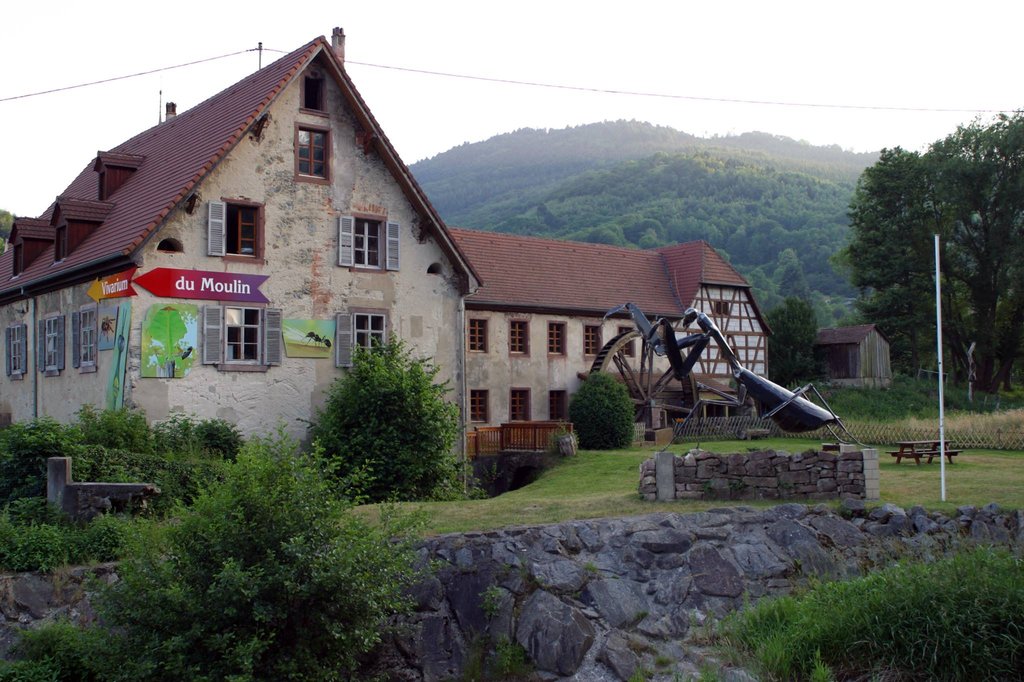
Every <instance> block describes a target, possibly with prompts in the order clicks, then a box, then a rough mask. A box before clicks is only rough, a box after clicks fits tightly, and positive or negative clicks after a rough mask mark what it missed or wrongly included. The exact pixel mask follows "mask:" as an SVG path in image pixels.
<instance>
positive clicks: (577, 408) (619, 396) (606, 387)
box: [569, 372, 634, 450]
mask: <svg viewBox="0 0 1024 682" xmlns="http://www.w3.org/2000/svg"><path fill="white" fill-rule="evenodd" d="M633 417H634V409H633V400H632V398H630V397H629V391H628V390H627V389H626V387H625V386H624V385H623V384H622V383H620V382H618V381H616V380H615V378H614V377H612V376H611V375H610V374H605V373H603V372H592V373H591V374H590V376H588V377H587V380H586V381H584V382H583V385H582V386H580V390H578V391H576V394H575V395H574V396H573V397H572V402H571V403H569V419H570V420H571V421H572V423H573V426H574V428H575V432H576V434H577V435H578V436H579V442H580V447H581V448H583V449H585V450H612V449H615V448H622V447H626V446H628V445H629V444H630V443H631V442H633Z"/></svg>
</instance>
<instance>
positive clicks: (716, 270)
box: [655, 239, 750, 301]
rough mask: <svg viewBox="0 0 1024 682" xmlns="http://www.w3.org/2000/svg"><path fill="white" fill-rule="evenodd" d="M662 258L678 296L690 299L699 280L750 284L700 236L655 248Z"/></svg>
mask: <svg viewBox="0 0 1024 682" xmlns="http://www.w3.org/2000/svg"><path fill="white" fill-rule="evenodd" d="M655 250H656V251H657V252H658V253H660V254H661V255H662V257H664V259H665V266H666V268H667V269H668V272H669V276H670V277H671V279H672V286H673V287H675V291H676V293H677V294H678V296H679V298H680V299H682V300H684V301H692V300H693V298H694V296H696V295H697V291H698V289H699V288H700V284H701V283H702V282H703V283H704V284H724V285H727V286H736V287H749V286H750V284H749V283H748V282H747V280H745V279H744V278H743V276H742V275H741V274H740V273H738V272H736V270H735V269H734V268H733V267H732V266H731V265H729V264H728V263H727V262H726V261H725V260H724V259H723V258H722V257H721V256H719V255H718V252H717V251H715V250H714V248H712V246H711V244H708V243H707V242H706V241H704V240H703V239H701V240H698V241H694V242H685V243H683V244H674V245H673V246H663V247H661V248H659V249H655Z"/></svg>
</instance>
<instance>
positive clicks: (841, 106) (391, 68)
mask: <svg viewBox="0 0 1024 682" xmlns="http://www.w3.org/2000/svg"><path fill="white" fill-rule="evenodd" d="M257 51H259V52H264V51H265V52H278V53H283V50H276V49H272V48H267V47H263V44H262V43H260V45H259V47H251V48H249V49H246V50H239V51H237V52H231V53H228V54H222V55H218V56H216V57H208V58H206V59H197V60H195V61H191V62H185V63H184V64H175V65H174V66H165V67H162V68H159V69H151V70H149V71H140V72H138V73H131V74H127V75H124V76H115V77H113V78H104V79H102V80H98V81H92V82H89V83H80V84H78V85H68V86H65V87H61V88H53V89H51V90H41V91H39V92H30V93H26V94H23V95H14V96H12V97H0V102H9V101H12V100H16V99H25V98H27V97H38V96H39V95H49V94H52V93H55V92H65V91H67V90H76V89H78V88H85V87H89V86H92V85H101V84H103V83H111V82H113V81H119V80H125V79H127V78H137V77H139V76H148V75H150V74H154V73H160V72H161V71H171V70H173V69H181V68H184V67H186V66H195V65H196V64H203V63H205V62H212V61H216V60H218V59H226V58H227V57H234V56H237V55H240V54H245V53H246V52H257ZM346 63H347V64H355V65H357V66H368V67H370V68H374V69H386V70H389V71H403V72H406V73H419V74H424V75H427V76H441V77H444V78H460V79H463V80H474V81H482V82H486V83H502V84H506V85H521V86H526V87H534V88H549V89H554V90H571V91H575V92H593V93H599V94H605V95H624V96H628V97H655V98H659V99H678V100H689V101H693V102H717V103H721V104H757V105H767V106H777V107H804V108H815V109H849V110H860V111H906V112H929V113H955V114H1000V113H1009V112H1011V110H1007V109H952V108H950V109H947V108H939V107H896V106H879V105H870V104H831V103H822V102H786V101H780V100H758V99H742V98H730V97H702V96H699V95H676V94H669V93H663V92H643V91H637V90H615V89H608V88H590V87H584V86H580V85H562V84H559V83H541V82H538V81H523V80H516V79H511V78H494V77H490V76H474V75H470V74H461V73H449V72H445V71H429V70H426V69H413V68H410V67H404V66H391V65H387V64H371V63H369V62H358V61H354V60H346Z"/></svg>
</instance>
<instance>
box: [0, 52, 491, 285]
mask: <svg viewBox="0 0 1024 682" xmlns="http://www.w3.org/2000/svg"><path fill="white" fill-rule="evenodd" d="M321 55H322V56H323V58H322V59H319V60H318V62H317V63H318V65H320V66H326V67H327V69H326V70H328V71H329V72H331V73H333V75H334V77H335V79H336V80H337V82H338V83H339V86H340V87H341V90H342V92H343V94H344V96H345V98H346V100H347V102H348V104H349V106H350V107H351V108H352V109H353V111H354V112H355V115H356V117H357V119H358V120H359V121H360V125H362V126H363V127H364V129H366V130H367V132H369V133H370V134H371V139H372V140H373V142H374V145H375V146H374V148H375V149H376V150H377V151H378V152H379V153H380V155H381V157H382V158H383V159H384V162H385V164H386V165H387V166H388V168H389V169H390V170H391V172H392V174H393V175H394V177H395V179H396V181H397V182H398V183H399V185H400V186H401V187H402V189H403V191H404V192H405V194H406V196H407V197H409V198H410V201H411V202H412V203H413V206H414V207H416V208H417V210H418V211H419V212H420V213H421V214H422V215H423V216H424V217H425V221H424V223H425V224H424V229H426V230H427V231H428V232H430V233H431V234H432V235H433V236H435V237H436V238H437V239H438V241H439V242H440V243H441V245H442V248H444V249H445V250H446V252H447V253H448V254H449V256H450V257H451V258H452V260H453V264H454V265H455V266H456V270H457V272H460V273H461V274H462V275H463V279H464V281H465V283H466V288H467V289H468V288H472V286H474V285H475V280H476V278H475V273H473V271H472V268H471V267H470V266H469V264H468V262H467V261H466V259H465V258H464V256H463V255H462V254H461V253H460V252H459V251H458V248H457V247H456V246H455V245H454V243H453V242H452V240H451V239H450V237H449V236H448V235H447V233H446V228H445V226H444V223H443V221H442V220H441V218H440V216H439V215H438V214H437V212H436V211H435V210H434V209H433V207H432V206H431V205H430V203H429V201H427V199H426V195H425V194H423V192H422V190H421V189H420V188H419V186H418V185H417V184H416V183H415V181H414V180H413V179H412V175H411V174H410V173H409V171H408V168H407V167H406V166H405V165H404V164H403V163H402V162H401V160H400V159H399V158H398V155H397V153H396V152H395V151H394V149H393V148H392V147H391V144H390V142H389V141H388V140H387V138H386V137H385V136H384V134H383V132H382V131H381V130H380V127H379V125H378V124H377V122H376V120H375V119H374V118H373V116H372V114H370V112H369V108H368V107H367V106H366V104H365V102H364V101H363V100H362V97H361V96H360V95H359V93H358V92H357V91H356V90H355V86H354V85H353V84H352V82H351V80H350V79H349V77H348V74H347V73H346V72H345V70H344V68H343V66H342V64H341V62H340V61H339V59H338V58H337V56H336V55H335V53H334V51H333V50H332V49H331V46H330V45H329V44H328V43H327V41H326V40H325V39H324V38H322V37H320V38H317V39H315V40H313V41H311V42H309V43H307V44H306V45H303V46H302V47H300V48H299V49H297V50H295V51H293V52H291V53H289V54H287V55H285V56H284V57H282V58H280V59H278V60H277V61H275V62H274V63H272V64H270V65H268V66H266V67H264V68H262V69H260V70H259V71H257V72H255V73H253V74H251V75H250V76H248V77H246V78H244V79H242V80H241V81H239V82H237V83H235V84H233V85H231V86H230V87H228V88H227V89H225V90H223V91H222V92H220V93H218V94H216V95H214V96H212V97H210V98H209V99H207V100H205V101H204V102H201V103H199V104H197V105H196V106H194V107H192V108H191V109H188V110H187V111H184V112H182V113H180V114H178V115H177V116H175V117H174V118H170V119H168V120H167V121H165V122H163V123H161V124H159V125H156V126H154V127H152V128H150V129H148V130H146V131H144V132H142V133H140V134H138V135H136V136H135V137H133V138H131V139H129V140H127V141H125V142H123V143H122V144H120V145H118V146H116V147H114V148H113V149H111V150H109V151H106V152H101V153H99V154H98V155H97V158H96V159H93V160H92V161H91V162H90V163H89V164H88V165H87V166H86V167H85V168H84V169H83V170H82V172H81V173H80V174H79V175H78V177H77V178H75V180H74V181H73V182H72V183H71V184H70V185H69V186H68V187H67V189H65V190H64V192H62V193H61V195H60V199H59V201H58V202H56V203H55V204H54V205H51V206H50V208H48V209H47V211H46V212H44V214H43V215H42V216H41V218H42V219H44V220H46V221H47V223H49V222H50V219H52V218H57V219H60V216H57V215H55V211H57V208H58V207H60V210H61V211H62V212H66V211H67V210H68V209H67V207H68V206H70V205H71V204H69V203H68V202H69V200H74V201H87V202H88V201H91V202H93V203H95V204H102V203H105V202H97V201H95V200H96V199H97V192H98V187H99V173H100V172H101V171H102V170H103V169H104V168H106V167H107V166H110V167H120V168H133V167H134V172H133V173H132V174H131V177H130V178H129V179H128V180H127V181H126V182H125V184H124V185H123V186H121V187H120V188H119V189H118V190H117V192H116V194H115V195H113V196H112V197H111V198H112V199H113V201H112V202H110V206H109V211H108V212H107V213H106V215H105V216H104V219H103V221H102V223H101V224H100V225H98V226H97V227H96V229H95V230H94V231H92V233H91V234H89V235H88V237H87V238H85V239H84V241H82V243H81V244H80V245H78V247H77V248H75V249H74V251H72V252H71V253H70V254H69V255H68V256H67V257H66V258H65V259H64V260H62V261H61V262H60V263H54V262H53V247H52V246H51V247H49V248H48V251H45V252H44V253H43V254H42V255H41V257H39V258H36V259H35V260H34V261H33V263H32V264H31V265H29V266H28V267H26V269H25V271H24V272H23V273H21V276H20V277H19V278H18V282H17V283H14V282H11V281H10V279H11V275H12V266H13V254H12V253H11V252H10V250H8V252H6V253H4V254H3V255H0V298H2V297H5V296H6V297H7V298H13V297H18V296H20V295H21V294H19V293H18V291H19V288H22V287H24V286H25V285H26V284H28V285H33V284H34V285H38V286H39V287H40V288H44V287H45V286H47V285H48V283H51V282H55V281H57V280H61V281H68V280H69V279H71V278H75V277H77V278H78V279H80V280H83V281H84V280H87V279H89V278H91V277H92V276H94V274H95V273H96V272H97V271H98V270H99V269H101V268H103V267H104V264H106V267H108V268H109V267H112V266H114V265H118V266H120V265H123V264H124V263H125V262H126V261H128V260H129V259H130V258H131V257H132V256H133V255H134V254H135V252H136V251H137V250H138V249H139V248H141V247H142V245H143V244H145V243H146V241H147V240H148V239H149V238H150V237H151V236H152V235H153V234H154V232H155V231H156V230H157V229H158V228H159V227H160V225H161V224H162V223H163V221H164V220H165V219H166V217H167V216H168V214H170V213H171V211H173V210H174V209H175V207H177V206H179V205H180V204H182V203H183V202H184V201H185V200H186V199H187V198H188V197H189V195H190V194H191V193H192V192H193V191H194V190H195V189H196V188H197V186H198V185H199V184H200V183H201V182H202V180H203V179H204V178H205V177H206V176H207V175H208V174H209V172H210V171H211V170H212V169H213V168H215V167H216V166H217V165H218V164H219V163H220V162H221V161H222V160H223V159H224V157H225V156H226V155H227V154H228V152H229V151H230V150H231V149H232V148H233V147H234V146H235V145H236V144H238V142H239V141H241V140H242V139H243V138H244V136H245V135H246V133H247V131H248V130H249V129H250V127H251V126H253V124H254V123H256V121H257V120H258V119H259V117H260V116H261V115H263V113H264V112H265V111H266V110H267V108H268V107H269V106H270V104H271V103H272V102H273V101H274V100H275V99H276V98H277V96H278V95H279V94H280V93H281V92H282V90H283V89H284V88H285V87H286V86H287V85H288V84H289V83H290V82H291V81H292V79H293V78H295V76H296V74H299V73H301V72H302V71H303V70H304V69H305V68H306V67H307V66H308V65H309V64H310V63H311V62H312V60H314V59H317V58H318V57H320V56H321ZM87 208H88V207H87V206H86V204H84V203H77V204H75V209H74V210H76V211H79V212H82V211H85V212H86V213H88V210H87ZM95 208H96V207H93V209H95ZM92 215H93V216H95V212H94V213H93V214H92Z"/></svg>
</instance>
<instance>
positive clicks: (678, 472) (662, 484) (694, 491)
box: [639, 445, 879, 501]
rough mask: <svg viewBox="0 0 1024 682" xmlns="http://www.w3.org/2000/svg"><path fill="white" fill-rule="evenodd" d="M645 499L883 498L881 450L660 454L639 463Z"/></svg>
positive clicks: (700, 451) (843, 448)
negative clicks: (879, 465) (880, 488)
mask: <svg viewBox="0 0 1024 682" xmlns="http://www.w3.org/2000/svg"><path fill="white" fill-rule="evenodd" d="M639 492H640V495H641V497H643V498H644V499H646V500H651V501H653V500H662V501H666V500H779V499H786V500H827V499H836V498H847V497H852V498H857V499H869V500H877V499H878V497H879V477H878V451H877V450H873V449H866V450H863V451H861V450H857V449H856V447H854V446H846V445H844V446H841V448H840V451H839V452H831V451H814V450H808V451H807V452H803V453H795V454H790V453H788V452H784V451H775V450H761V451H755V452H745V453H734V454H728V455H722V454H717V453H713V452H707V451H705V450H700V449H694V450H691V451H689V452H688V453H686V455H684V456H682V457H680V456H678V455H673V454H672V453H670V452H659V453H657V454H656V455H655V456H654V457H652V458H651V459H648V460H645V461H644V462H642V463H641V465H640V486H639Z"/></svg>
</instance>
